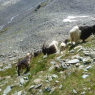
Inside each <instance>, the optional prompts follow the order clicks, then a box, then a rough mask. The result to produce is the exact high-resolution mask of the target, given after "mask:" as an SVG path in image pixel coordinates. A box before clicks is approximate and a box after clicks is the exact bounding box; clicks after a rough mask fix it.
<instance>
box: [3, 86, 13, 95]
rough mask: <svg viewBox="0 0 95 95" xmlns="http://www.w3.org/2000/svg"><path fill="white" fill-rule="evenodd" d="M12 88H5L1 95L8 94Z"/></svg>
mask: <svg viewBox="0 0 95 95" xmlns="http://www.w3.org/2000/svg"><path fill="white" fill-rule="evenodd" d="M11 89H12V87H11V86H7V88H6V89H5V90H4V92H3V95H6V94H8V93H9V92H10V91H11Z"/></svg>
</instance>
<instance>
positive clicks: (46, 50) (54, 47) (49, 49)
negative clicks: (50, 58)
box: [42, 41, 59, 55]
mask: <svg viewBox="0 0 95 95" xmlns="http://www.w3.org/2000/svg"><path fill="white" fill-rule="evenodd" d="M58 51H59V50H58V42H57V41H52V43H51V44H50V45H46V44H45V43H44V44H43V47H42V52H43V54H44V55H46V54H47V55H50V54H54V53H56V52H58Z"/></svg>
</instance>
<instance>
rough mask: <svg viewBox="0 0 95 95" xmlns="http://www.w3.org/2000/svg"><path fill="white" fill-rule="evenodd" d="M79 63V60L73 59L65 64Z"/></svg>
mask: <svg viewBox="0 0 95 95" xmlns="http://www.w3.org/2000/svg"><path fill="white" fill-rule="evenodd" d="M78 62H79V60H78V59H73V60H70V61H68V62H66V63H67V64H76V63H78Z"/></svg>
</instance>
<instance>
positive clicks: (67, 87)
mask: <svg viewBox="0 0 95 95" xmlns="http://www.w3.org/2000/svg"><path fill="white" fill-rule="evenodd" d="M94 41H95V40H91V42H86V43H82V44H81V46H82V47H84V48H87V49H91V48H92V47H94V46H95V45H94V44H93V43H94ZM73 48H74V47H73ZM73 48H72V49H73ZM72 49H71V48H70V47H67V49H66V52H65V54H64V56H63V57H62V58H61V59H67V58H68V59H71V57H72V56H74V55H77V54H79V55H80V56H81V57H83V56H85V55H84V54H83V51H80V52H79V53H77V50H75V52H74V53H69V52H68V50H72ZM61 55H62V54H52V55H49V56H48V57H47V58H45V59H43V54H41V55H39V56H37V57H34V58H32V60H31V63H30V66H32V67H31V68H30V71H29V73H30V74H29V75H28V79H29V80H28V81H27V82H26V83H25V84H23V86H20V85H19V79H20V77H18V76H17V72H16V71H17V70H16V68H15V65H12V68H10V69H7V70H5V71H1V72H0V77H4V78H3V79H2V80H0V84H1V85H0V88H1V89H2V91H1V92H0V93H3V91H4V90H5V88H6V87H7V86H8V85H11V86H12V87H13V88H12V90H11V91H10V92H9V93H8V95H12V94H13V93H15V91H17V92H18V91H22V92H23V93H24V92H26V93H27V94H26V95H31V94H35V95H36V94H37V92H39V90H40V89H42V91H43V95H49V94H50V93H51V95H74V92H73V90H75V91H76V92H77V95H81V93H82V92H85V93H86V95H94V94H95V84H94V82H95V76H94V75H95V65H94V64H91V66H92V68H91V69H90V70H89V71H88V72H86V71H83V69H78V68H76V67H75V66H74V65H72V66H71V68H69V69H66V70H64V69H62V68H60V69H59V70H55V69H52V70H51V71H49V68H50V67H51V65H50V62H51V61H55V62H56V64H59V62H58V61H57V60H56V59H57V57H59V56H61ZM81 65H83V63H82V62H81ZM87 66H88V65H87ZM85 67H86V66H85ZM85 67H84V68H85ZM52 74H56V75H57V76H58V78H53V79H52V80H50V81H49V83H48V82H46V80H49V78H46V75H48V76H51V75H52ZM83 74H89V76H88V77H87V78H86V79H83V78H82V75H83ZM21 75H22V74H21ZM7 76H10V77H11V78H6V77H7ZM23 76H26V75H23ZM23 76H21V77H23ZM35 79H41V80H42V81H41V82H40V83H42V86H41V87H40V88H39V89H34V88H33V89H31V90H30V91H29V88H30V86H32V85H37V84H36V83H35V82H34V80H35ZM6 81H7V82H6ZM56 81H58V82H56ZM38 84H39V83H38ZM60 85H62V88H59V86H60ZM45 87H50V88H51V89H54V91H52V92H48V91H44V89H45ZM39 95H40V93H39Z"/></svg>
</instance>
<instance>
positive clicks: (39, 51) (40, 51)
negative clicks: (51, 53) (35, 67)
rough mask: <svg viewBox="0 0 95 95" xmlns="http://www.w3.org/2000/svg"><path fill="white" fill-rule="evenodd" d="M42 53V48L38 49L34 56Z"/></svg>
mask: <svg viewBox="0 0 95 95" xmlns="http://www.w3.org/2000/svg"><path fill="white" fill-rule="evenodd" d="M41 53H42V50H36V51H34V57H36V56H38V55H39V54H41Z"/></svg>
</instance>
